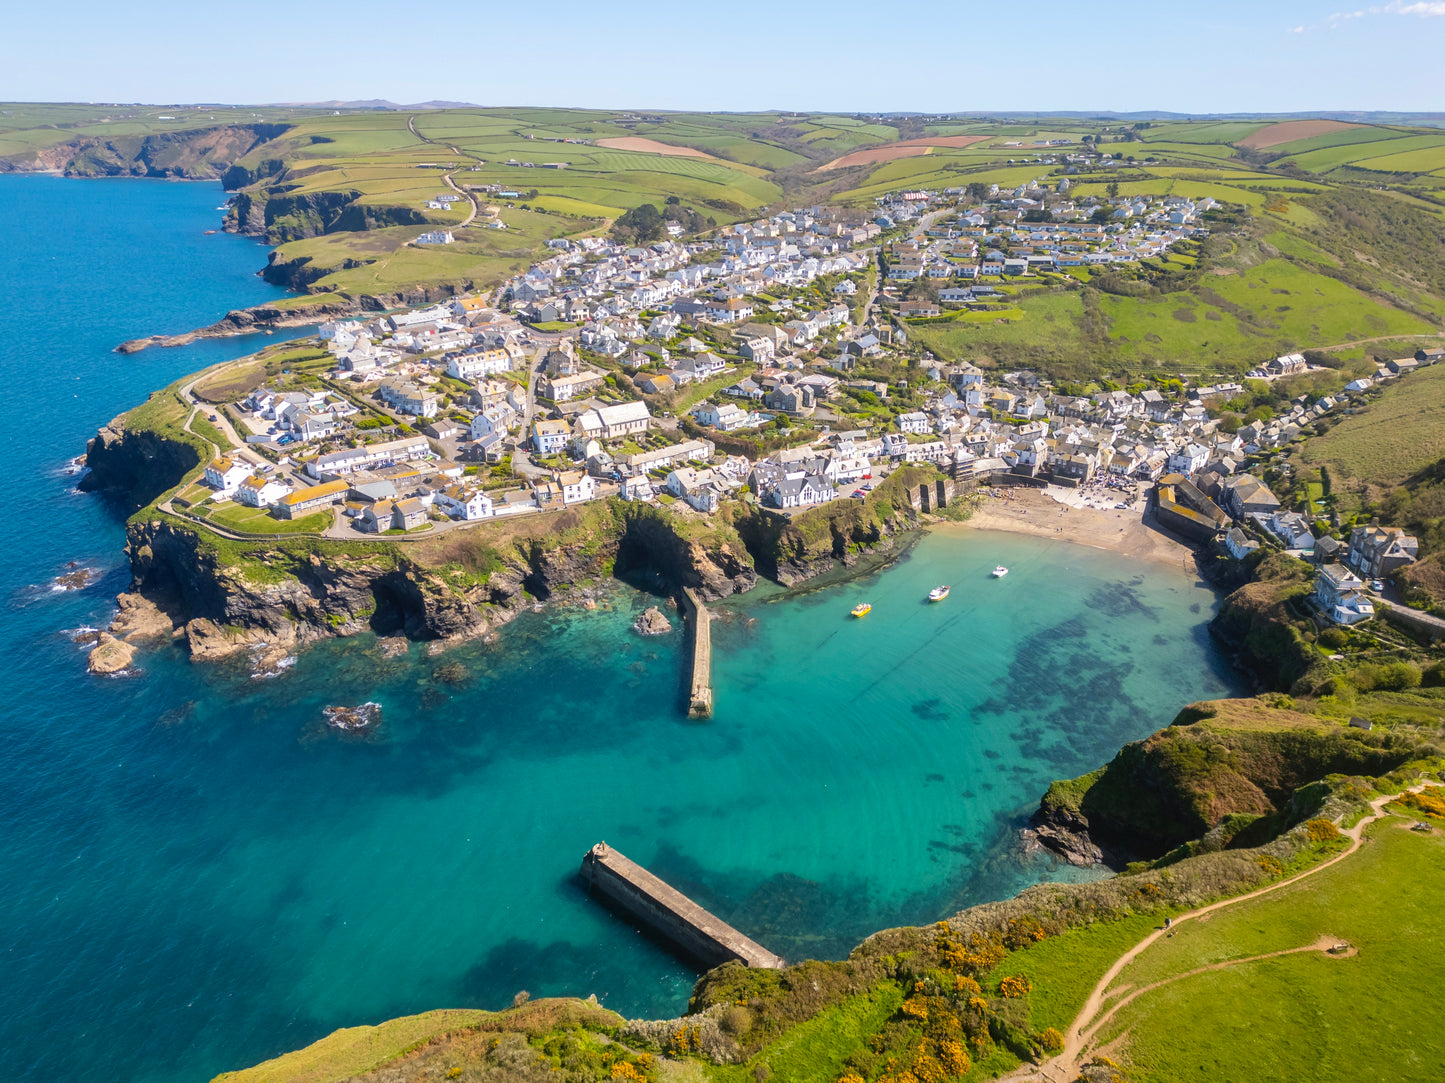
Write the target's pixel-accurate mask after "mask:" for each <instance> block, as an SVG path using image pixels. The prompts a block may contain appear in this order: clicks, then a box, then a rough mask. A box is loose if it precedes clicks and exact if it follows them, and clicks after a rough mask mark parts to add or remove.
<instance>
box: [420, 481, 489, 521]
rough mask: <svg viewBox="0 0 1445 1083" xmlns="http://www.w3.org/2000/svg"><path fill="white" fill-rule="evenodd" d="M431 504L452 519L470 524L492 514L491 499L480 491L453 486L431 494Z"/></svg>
mask: <svg viewBox="0 0 1445 1083" xmlns="http://www.w3.org/2000/svg"><path fill="white" fill-rule="evenodd" d="M432 504H433V505H434V506H436V507H437V508H440V509H441V510H442V511H443V512H445V513H446V514H447V515H449V516H450V517H451V518H453V519H462V520H465V521H466V522H472V521H473V520H476V519H485V518H487V517H488V516H490V515H491V514H492V498H491V497H489V496H488V495H487V494H486V493H484V492H482V491H481V490H480V489H473V488H471V487H470V486H466V485H453V486H450V487H449V488H446V489H443V490H441V491H440V492H437V493H435V494H433V496H432Z"/></svg>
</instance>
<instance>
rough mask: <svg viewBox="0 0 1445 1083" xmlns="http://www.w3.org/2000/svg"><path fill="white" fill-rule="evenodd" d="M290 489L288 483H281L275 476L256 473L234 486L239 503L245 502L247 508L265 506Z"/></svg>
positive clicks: (268, 505)
mask: <svg viewBox="0 0 1445 1083" xmlns="http://www.w3.org/2000/svg"><path fill="white" fill-rule="evenodd" d="M290 491H291V487H290V486H289V485H283V484H282V483H281V482H279V481H277V480H276V479H275V478H267V477H262V476H260V475H256V476H253V477H249V478H247V479H246V480H245V481H243V482H241V484H240V485H238V486H236V490H235V495H236V502H237V503H239V504H245V505H246V506H247V507H249V508H266V507H270V506H271V505H272V504H274V503H275V502H276V501H277V500H279V499H281V497H283V496H285V495H286V494H287V493H289V492H290Z"/></svg>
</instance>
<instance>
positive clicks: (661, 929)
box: [582, 842, 785, 970]
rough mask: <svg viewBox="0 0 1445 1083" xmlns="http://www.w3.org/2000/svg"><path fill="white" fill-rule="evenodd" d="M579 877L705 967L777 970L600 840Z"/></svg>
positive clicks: (769, 956)
mask: <svg viewBox="0 0 1445 1083" xmlns="http://www.w3.org/2000/svg"><path fill="white" fill-rule="evenodd" d="M582 879H583V881H584V882H585V883H586V884H587V887H588V889H589V890H590V891H592V892H595V893H596V894H599V895H601V896H603V897H604V898H606V899H607V900H608V901H609V902H611V903H612V904H613V905H615V906H617V907H619V908H621V909H622V910H624V911H626V912H627V913H628V914H629V915H631V916H632V917H634V918H636V919H637V920H638V921H640V922H642V923H643V924H644V925H646V926H647V927H648V928H650V929H651V930H652V931H653V932H655V933H657V934H658V935H660V936H662V937H664V938H665V939H666V940H668V941H669V942H670V943H672V944H673V945H674V946H675V947H677V948H678V949H680V950H681V951H682V952H683V953H685V954H686V955H688V956H689V957H690V958H692V959H695V960H696V961H697V962H700V963H702V964H703V965H704V966H707V967H714V966H720V965H722V964H723V963H728V962H733V961H737V962H740V963H742V964H743V965H744V966H749V967H763V968H766V969H770V970H781V969H782V968H783V966H784V965H785V964H784V963H783V960H782V959H781V958H780V957H779V956H777V955H774V954H773V953H772V952H770V951H768V949H767V948H765V947H763V946H762V945H761V944H757V943H755V942H754V941H752V940H749V939H748V938H747V937H746V936H744V935H743V934H742V933H740V932H738V931H737V930H736V929H734V928H733V927H732V926H731V925H729V924H727V922H725V921H722V920H721V919H719V918H716V917H714V916H713V915H712V914H710V913H708V912H707V911H706V910H704V909H703V908H702V907H701V906H699V905H698V904H697V903H695V902H693V901H692V900H691V899H689V898H688V897H687V896H686V895H684V894H683V893H682V892H680V891H678V890H677V889H676V888H674V887H671V886H669V885H668V884H666V883H664V882H663V881H662V880H660V879H658V878H657V877H656V876H654V875H652V873H650V872H648V871H647V870H646V869H644V868H643V867H642V866H641V865H639V864H637V863H636V862H635V861H632V860H630V859H629V858H626V857H624V856H623V855H622V854H620V853H618V852H617V851H616V850H614V849H612V847H610V846H608V845H607V843H605V842H599V843H598V844H597V845H596V846H594V847H592V849H590V850H588V851H587V856H586V857H584V858H583V859H582Z"/></svg>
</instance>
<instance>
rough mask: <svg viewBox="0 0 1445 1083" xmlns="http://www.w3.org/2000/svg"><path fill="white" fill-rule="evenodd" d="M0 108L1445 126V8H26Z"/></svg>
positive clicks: (574, 3) (1045, 2) (162, 1)
mask: <svg viewBox="0 0 1445 1083" xmlns="http://www.w3.org/2000/svg"><path fill="white" fill-rule="evenodd" d="M0 26H3V32H0V98H6V99H10V100H22V101H57V100H65V101H125V102H130V101H139V102H155V103H179V102H198V101H204V102H234V103H247V104H250V103H260V102H283V101H321V100H329V99H341V100H351V99H361V98H389V99H391V100H393V101H397V102H417V101H425V100H430V99H447V100H457V101H471V102H477V103H479V104H482V105H570V106H598V107H608V108H626V107H632V108H641V107H652V108H659V109H716V110H750V109H773V108H781V109H796V110H823V109H832V110H846V111H890V110H892V111H904V110H907V111H920V112H935V111H936V112H944V111H960V112H962V111H979V110H991V109H992V110H1005V109H1007V110H1049V109H1089V110H1106V109H1110V110H1141V109H1161V110H1174V111H1179V112H1245V111H1260V112H1265V111H1269V112H1285V111H1310V110H1342V109H1387V110H1402V111H1445V77H1442V75H1441V74H1440V67H1439V65H1440V62H1441V56H1442V47H1445V0H1391V2H1387V3H1381V4H1374V5H1369V6H1364V7H1349V6H1346V5H1343V4H1341V3H1338V2H1334V0H1329V2H1324V3H1320V2H1313V0H1263V2H1260V0H1213V2H1210V0H1205V2H1202V3H1200V2H1195V3H1190V4H1188V5H1187V6H1186V5H1178V4H1167V3H1158V2H1157V0H1156V2H1153V3H1138V2H1135V0H1122V2H1114V3H1097V2H1096V3H1081V2H1079V0H1073V2H1070V3H1062V2H1056V0H1033V2H1032V3H999V2H997V0H992V2H990V3H986V4H982V3H975V2H973V0H953V2H941V0H915V2H914V3H911V4H897V5H893V4H876V3H869V4H862V3H857V2H856V0H836V2H832V3H829V2H823V0H781V2H762V0H739V2H737V3H733V4H727V5H717V4H677V3H668V4H664V3H660V2H657V0H640V2H628V3H611V4H609V3H597V2H578V0H553V2H551V3H546V4H541V3H523V4H514V3H505V2H504V3H495V4H491V3H481V4H478V3H465V4H446V3H432V4H413V5H398V4H394V3H380V2H377V0H349V2H344V3H335V2H333V3H328V4H318V3H312V2H307V0H293V2H291V3H279V2H276V0H252V2H250V3H246V4H241V5H226V6H224V7H222V6H221V5H211V4H204V3H203V4H195V3H186V4H181V3H177V2H173V0H150V2H146V0H140V2H137V3H133V4H125V5H122V4H117V3H115V2H114V0H71V2H69V3H67V4H65V5H64V6H63V8H56V7H51V6H50V5H48V4H36V3H28V4H24V5H23V6H22V5H20V4H17V5H15V6H14V7H12V8H11V9H10V11H9V12H8V13H7V15H6V17H5V19H4V20H3V23H0Z"/></svg>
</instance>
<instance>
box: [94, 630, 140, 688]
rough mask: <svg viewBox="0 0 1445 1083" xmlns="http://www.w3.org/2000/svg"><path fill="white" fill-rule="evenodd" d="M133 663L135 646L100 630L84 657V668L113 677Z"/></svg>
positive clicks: (99, 674)
mask: <svg viewBox="0 0 1445 1083" xmlns="http://www.w3.org/2000/svg"><path fill="white" fill-rule="evenodd" d="M134 663H135V648H134V647H132V646H131V645H130V644H129V643H127V642H125V641H124V640H121V639H116V638H115V636H113V635H111V634H110V633H109V632H101V633H100V635H99V636H98V637H97V640H96V644H95V646H94V647H93V648H92V649H91V652H90V654H89V655H88V656H87V658H86V662H85V665H86V668H87V669H89V670H90V672H92V673H94V674H97V675H98V676H101V677H113V676H115V675H116V674H118V673H123V672H125V671H126V670H128V669H130V668H131V666H132V665H133V664H134Z"/></svg>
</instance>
